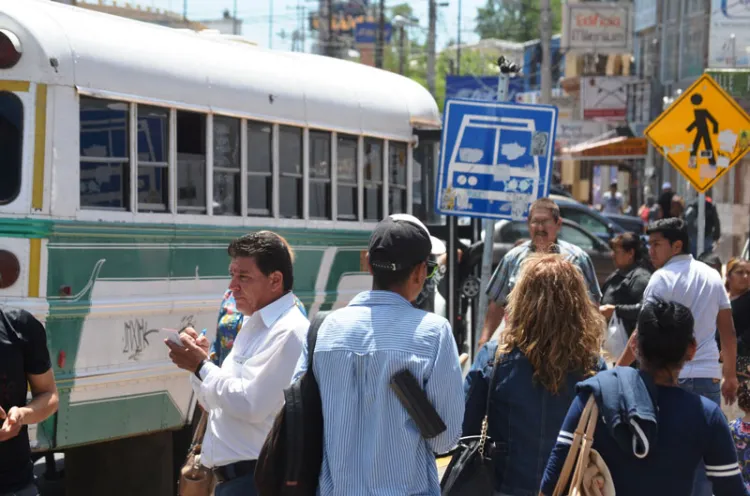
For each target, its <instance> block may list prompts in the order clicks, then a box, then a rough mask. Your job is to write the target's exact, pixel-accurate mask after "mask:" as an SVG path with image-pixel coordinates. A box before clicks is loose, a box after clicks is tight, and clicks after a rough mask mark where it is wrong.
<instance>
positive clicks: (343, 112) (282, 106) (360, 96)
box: [0, 0, 440, 139]
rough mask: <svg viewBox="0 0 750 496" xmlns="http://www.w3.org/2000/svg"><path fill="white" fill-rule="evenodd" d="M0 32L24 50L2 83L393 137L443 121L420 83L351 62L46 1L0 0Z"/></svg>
mask: <svg viewBox="0 0 750 496" xmlns="http://www.w3.org/2000/svg"><path fill="white" fill-rule="evenodd" d="M0 29H8V30H10V31H11V32H13V33H14V34H16V35H17V36H18V37H19V38H20V40H21V43H22V46H23V56H22V57H21V61H20V62H19V64H18V65H17V66H16V67H14V68H12V69H10V70H0V79H13V80H28V81H32V82H40V83H47V84H57V85H64V86H75V87H77V88H78V89H79V90H80V91H82V92H84V93H88V94H94V95H96V94H100V95H101V96H108V97H120V98H122V99H126V100H127V99H132V100H135V101H144V102H154V103H157V104H159V103H161V104H162V105H170V106H172V105H174V106H177V107H181V108H185V109H195V110H203V111H207V110H211V111H213V112H216V113H222V114H223V113H226V114H229V115H238V116H242V117H247V118H257V119H263V120H269V121H273V122H280V123H288V124H296V125H307V126H310V127H313V128H323V129H331V130H337V131H340V132H347V133H356V134H365V135H373V136H382V137H391V138H398V139H408V138H409V137H410V136H411V134H412V127H424V128H439V127H440V115H439V113H438V108H437V104H436V103H435V100H434V98H432V96H431V95H430V94H429V92H428V91H427V90H426V89H424V88H423V87H422V86H421V85H419V84H418V83H416V82H414V81H412V80H410V79H408V78H405V77H403V76H399V75H397V74H393V73H391V72H388V71H383V70H379V69H375V68H372V67H368V66H365V65H362V64H357V63H354V62H348V61H343V60H339V59H334V58H330V57H323V56H318V55H312V54H307V53H297V52H282V51H274V50H267V49H263V48H259V47H256V46H252V45H250V44H247V43H239V42H237V41H236V40H230V39H222V38H221V37H217V36H215V35H213V36H206V35H201V34H199V33H196V32H189V31H183V30H176V29H171V28H167V27H163V26H158V25H154V24H148V23H145V22H140V21H135V20H131V19H126V18H122V17H117V16H113V15H109V14H103V13H99V12H94V11H91V10H87V9H82V8H77V7H72V6H67V5H62V4H58V3H54V2H51V1H49V0H25V1H23V2H19V1H18V0H0ZM24 59H26V60H24Z"/></svg>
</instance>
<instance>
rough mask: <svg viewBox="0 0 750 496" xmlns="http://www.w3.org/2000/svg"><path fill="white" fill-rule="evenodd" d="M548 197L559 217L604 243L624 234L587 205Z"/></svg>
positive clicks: (556, 197) (619, 228)
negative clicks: (555, 207) (555, 204)
mask: <svg viewBox="0 0 750 496" xmlns="http://www.w3.org/2000/svg"><path fill="white" fill-rule="evenodd" d="M549 197H550V199H551V200H554V201H555V203H557V205H558V206H559V207H560V215H561V216H562V218H563V219H568V220H572V221H573V222H575V223H576V224H578V225H580V226H581V227H583V228H584V229H586V230H587V231H590V232H591V233H592V234H594V235H595V236H597V237H598V238H599V239H601V240H602V241H604V242H605V243H609V241H610V240H611V239H612V238H614V237H615V236H617V235H618V234H622V233H624V232H626V230H625V229H624V228H623V227H622V226H620V225H619V224H618V223H616V222H615V221H614V220H612V219H609V218H607V217H605V216H604V215H602V214H601V212H598V211H596V210H594V209H593V208H591V207H589V206H588V205H584V204H583V203H581V202H578V201H576V200H574V199H572V198H567V197H565V196H559V195H550V196H549Z"/></svg>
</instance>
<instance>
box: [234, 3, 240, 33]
mask: <svg viewBox="0 0 750 496" xmlns="http://www.w3.org/2000/svg"><path fill="white" fill-rule="evenodd" d="M232 34H239V33H238V32H237V0H234V8H233V9H232Z"/></svg>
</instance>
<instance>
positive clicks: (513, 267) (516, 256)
mask: <svg viewBox="0 0 750 496" xmlns="http://www.w3.org/2000/svg"><path fill="white" fill-rule="evenodd" d="M535 251H536V250H535V249H534V245H532V244H531V241H526V242H524V243H521V244H520V245H518V246H516V247H515V248H513V249H512V250H510V251H509V252H508V253H506V254H505V256H504V257H503V258H502V260H500V264H499V265H498V266H497V269H495V273H494V274H492V278H491V279H490V283H489V285H488V286H487V290H486V292H487V295H488V296H489V297H490V298H491V299H492V300H493V301H494V302H496V303H498V304H499V305H502V306H505V305H506V304H507V303H508V295H509V294H510V292H511V291H512V290H513V288H514V287H515V285H516V282H517V281H518V277H519V276H520V275H521V265H522V264H523V261H524V260H526V257H527V256H529V254H531V253H534V252H535ZM550 252H551V253H559V254H561V255H562V256H564V257H565V258H566V259H567V260H569V261H570V262H571V263H572V264H573V265H575V266H576V267H578V268H579V269H580V270H581V272H582V273H583V278H584V279H585V280H586V284H587V285H588V288H589V296H591V299H592V300H593V301H594V302H595V303H596V304H597V305H598V304H599V302H600V301H601V300H602V292H601V290H600V289H599V281H598V280H597V278H596V270H594V264H593V263H592V262H591V258H589V255H588V253H586V252H585V251H583V250H582V249H580V248H578V247H577V246H575V245H572V244H570V243H568V242H567V241H563V240H561V239H558V240H557V243H556V244H554V245H552V247H551V249H550Z"/></svg>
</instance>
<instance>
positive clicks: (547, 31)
mask: <svg viewBox="0 0 750 496" xmlns="http://www.w3.org/2000/svg"><path fill="white" fill-rule="evenodd" d="M540 7H541V19H540V20H541V26H540V27H541V33H540V36H539V43H541V44H542V88H541V89H542V91H541V95H540V96H541V103H543V104H547V105H549V104H550V103H551V102H552V50H551V47H550V45H551V44H552V18H551V16H552V14H551V9H550V0H541V5H540Z"/></svg>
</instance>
